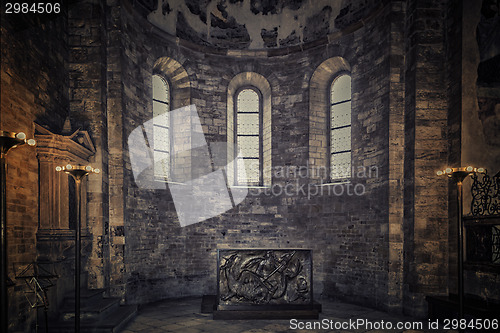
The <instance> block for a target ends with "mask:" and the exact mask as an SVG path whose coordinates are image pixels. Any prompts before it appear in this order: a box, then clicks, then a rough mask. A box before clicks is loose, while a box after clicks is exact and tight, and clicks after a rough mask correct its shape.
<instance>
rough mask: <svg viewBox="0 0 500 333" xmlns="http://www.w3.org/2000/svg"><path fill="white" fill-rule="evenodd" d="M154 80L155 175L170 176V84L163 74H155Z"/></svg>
mask: <svg viewBox="0 0 500 333" xmlns="http://www.w3.org/2000/svg"><path fill="white" fill-rule="evenodd" d="M152 81H153V143H154V144H153V153H154V161H155V162H154V176H155V178H157V179H162V180H168V179H169V178H170V160H171V157H170V151H171V149H170V117H169V111H170V85H169V84H168V81H167V80H166V79H165V78H163V77H162V76H160V75H158V74H155V75H153V77H152Z"/></svg>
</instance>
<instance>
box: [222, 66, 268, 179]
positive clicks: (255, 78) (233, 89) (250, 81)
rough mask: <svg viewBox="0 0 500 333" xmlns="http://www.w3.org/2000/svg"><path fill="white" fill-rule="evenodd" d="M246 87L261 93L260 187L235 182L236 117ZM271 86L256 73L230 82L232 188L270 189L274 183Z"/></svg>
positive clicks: (229, 159)
mask: <svg viewBox="0 0 500 333" xmlns="http://www.w3.org/2000/svg"><path fill="white" fill-rule="evenodd" d="M245 87H253V88H254V89H256V90H257V91H258V92H259V93H260V98H261V100H260V105H261V108H262V117H261V119H262V122H261V126H260V131H261V142H262V166H261V167H260V170H261V175H260V179H261V182H260V183H259V185H245V186H240V185H237V184H236V182H235V177H234V172H233V171H234V168H236V163H234V158H235V135H236V128H235V115H236V113H237V112H236V97H237V93H239V92H240V91H241V90H243V89H244V88H245ZM271 97H272V96H271V85H270V84H269V81H268V80H267V79H266V78H265V77H264V76H262V75H261V74H258V73H256V72H242V73H239V74H237V75H235V76H234V77H233V78H232V79H231V81H230V82H229V85H228V88H227V108H228V111H227V124H226V128H227V144H228V149H227V162H228V171H229V172H228V184H229V185H230V186H231V187H248V188H268V187H270V186H271V182H272V175H271V173H272V135H271Z"/></svg>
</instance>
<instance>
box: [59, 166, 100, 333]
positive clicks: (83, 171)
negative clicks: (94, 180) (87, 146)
mask: <svg viewBox="0 0 500 333" xmlns="http://www.w3.org/2000/svg"><path fill="white" fill-rule="evenodd" d="M56 171H62V172H65V173H67V174H68V175H70V176H71V177H73V179H74V180H75V184H76V188H75V192H76V193H75V194H76V216H77V224H76V234H75V332H77V333H78V332H80V271H81V267H80V265H81V251H80V248H81V241H82V240H81V233H80V229H81V224H82V212H81V208H82V197H81V193H80V192H81V183H82V180H83V178H84V177H85V176H87V175H89V174H91V173H99V172H100V170H99V169H94V168H93V167H91V166H90V165H86V166H85V165H72V164H67V165H65V166H57V167H56Z"/></svg>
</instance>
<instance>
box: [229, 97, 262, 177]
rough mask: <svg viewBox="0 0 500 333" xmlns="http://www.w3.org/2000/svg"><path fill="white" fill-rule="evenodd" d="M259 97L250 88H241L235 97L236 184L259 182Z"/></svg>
mask: <svg viewBox="0 0 500 333" xmlns="http://www.w3.org/2000/svg"><path fill="white" fill-rule="evenodd" d="M260 118H261V112H260V98H259V94H258V93H257V92H256V91H255V90H253V89H250V88H247V89H243V90H241V91H240V92H239V93H238V94H237V98H236V126H235V128H236V147H237V151H239V157H238V159H237V161H236V170H235V173H236V174H235V179H236V184H237V185H259V184H260V183H261V170H260V169H261V168H260V167H261V165H262V163H261V150H262V148H261V142H262V140H261V135H260Z"/></svg>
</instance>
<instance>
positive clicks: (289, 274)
mask: <svg viewBox="0 0 500 333" xmlns="http://www.w3.org/2000/svg"><path fill="white" fill-rule="evenodd" d="M312 276H313V271H312V253H311V250H301V249H275V250H271V249H231V250H229V249H228V250H225V249H224V250H222V249H219V250H218V258H217V298H216V308H217V310H219V311H224V310H277V309H278V310H292V309H293V310H300V309H312V308H313V290H312Z"/></svg>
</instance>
